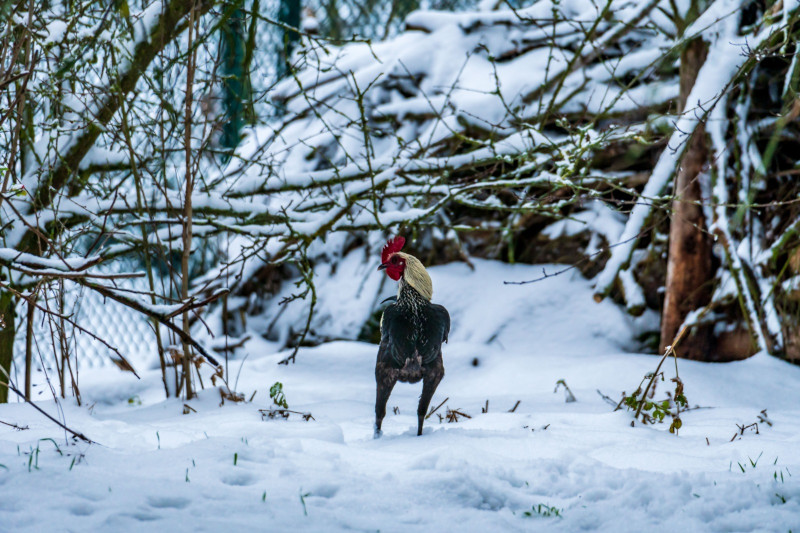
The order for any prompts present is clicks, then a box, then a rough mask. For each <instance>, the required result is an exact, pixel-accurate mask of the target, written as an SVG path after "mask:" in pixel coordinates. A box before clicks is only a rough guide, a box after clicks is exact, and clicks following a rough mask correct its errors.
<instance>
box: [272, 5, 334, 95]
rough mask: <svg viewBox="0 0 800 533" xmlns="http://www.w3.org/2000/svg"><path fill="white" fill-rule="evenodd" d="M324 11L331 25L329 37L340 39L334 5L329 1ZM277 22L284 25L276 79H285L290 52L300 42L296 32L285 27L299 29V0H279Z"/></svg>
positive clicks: (288, 69) (287, 72) (288, 70)
mask: <svg viewBox="0 0 800 533" xmlns="http://www.w3.org/2000/svg"><path fill="white" fill-rule="evenodd" d="M326 11H327V14H328V20H329V22H330V24H331V28H332V29H331V35H329V37H331V38H332V39H339V38H340V34H339V32H340V30H339V29H338V24H339V22H338V21H339V17H338V11H337V10H336V3H335V2H333V1H331V2H328V3H327V4H326ZM278 22H280V23H281V24H284V29H283V35H282V37H281V42H280V44H279V45H278V78H279V79H280V78H284V77H286V76H287V75H288V74H289V72H290V71H291V68H292V66H291V59H292V51H294V47H295V45H296V44H297V41H299V40H300V34H299V33H298V32H296V31H292V30H289V29H288V28H286V26H289V27H291V28H299V27H300V0H281V3H280V6H279V7H278Z"/></svg>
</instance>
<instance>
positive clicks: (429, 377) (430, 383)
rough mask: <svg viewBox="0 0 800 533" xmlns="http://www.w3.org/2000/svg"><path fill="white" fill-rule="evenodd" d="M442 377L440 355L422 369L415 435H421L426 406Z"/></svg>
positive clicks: (426, 410) (429, 402)
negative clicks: (431, 363) (434, 361)
mask: <svg viewBox="0 0 800 533" xmlns="http://www.w3.org/2000/svg"><path fill="white" fill-rule="evenodd" d="M443 377H444V365H442V359H441V356H440V357H439V359H438V360H437V361H436V363H434V365H433V366H431V367H429V368H427V369H426V371H424V373H423V378H422V396H420V397H419V407H417V436H419V435H422V424H423V422H424V421H425V413H427V412H428V407H429V406H430V404H431V398H433V393H434V392H436V387H438V386H439V382H440V381H442V378H443Z"/></svg>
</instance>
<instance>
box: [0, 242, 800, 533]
mask: <svg viewBox="0 0 800 533" xmlns="http://www.w3.org/2000/svg"><path fill="white" fill-rule="evenodd" d="M351 253H354V252H351ZM352 263H353V264H352V265H350V266H349V267H348V266H347V265H349V264H350V263H349V262H348V261H344V262H342V263H340V268H341V271H340V272H339V273H337V274H330V273H328V272H319V273H318V277H319V280H318V281H319V285H320V286H319V290H320V292H322V293H340V300H341V305H342V308H341V309H330V313H331V314H332V316H333V317H336V316H340V315H341V314H342V312H343V310H344V309H346V303H347V301H350V300H352V299H353V298H358V296H357V294H354V286H355V285H358V284H359V283H360V281H358V280H357V279H356V277H355V276H354V271H355V270H356V269H355V266H354V265H356V263H357V262H356V261H352ZM473 263H474V265H475V270H470V268H469V267H468V266H467V265H465V264H449V265H444V266H438V267H433V268H431V269H430V273H431V277H432V279H433V282H434V288H435V296H434V300H435V301H436V302H438V303H442V304H444V305H445V306H446V307H447V308H448V309H449V310H450V314H451V315H452V319H453V328H452V334H451V337H450V343H449V344H447V345H445V347H444V360H445V368H446V372H447V373H446V376H445V378H444V380H443V382H442V384H441V385H440V387H439V389H438V391H437V393H436V395H435V396H434V399H433V402H432V405H438V404H439V403H440V402H442V401H443V400H445V399H446V398H448V400H447V401H446V402H445V405H444V406H442V408H441V409H440V410H439V411H438V412H444V411H445V409H446V408H448V407H449V408H451V409H460V410H461V411H463V412H465V413H467V414H469V415H470V416H471V417H472V418H470V419H462V420H460V421H459V422H457V423H447V422H441V423H440V422H439V420H438V418H437V415H436V414H434V415H433V416H432V417H431V418H430V419H429V420H428V421H427V422H426V427H425V433H424V435H423V436H422V437H417V436H415V426H416V420H415V418H416V417H415V410H416V401H417V398H418V395H419V392H420V390H419V389H420V387H419V386H418V385H408V384H398V386H397V387H396V388H395V391H394V393H393V395H392V397H391V399H390V401H389V407H390V413H389V414H388V415H387V418H386V420H385V422H384V428H383V429H384V437H383V438H381V439H378V440H374V439H373V438H372V423H373V400H374V393H375V389H374V375H373V367H374V366H373V365H374V358H375V354H376V351H377V347H376V346H375V345H372V344H368V343H362V342H353V341H335V342H328V343H325V344H322V345H320V346H318V347H314V348H303V349H301V350H300V351H299V353H298V355H297V362H296V364H294V365H290V366H278V365H276V362H277V361H278V360H280V359H281V358H283V357H285V356H286V355H287V354H286V352H283V353H275V349H274V347H275V344H273V343H270V342H268V341H266V340H264V339H263V338H262V337H261V336H260V335H259V334H258V333H260V332H259V331H257V330H253V331H252V333H256V334H255V335H252V338H251V339H250V340H249V341H248V342H247V343H246V344H245V345H244V347H243V348H241V349H239V351H238V352H237V353H236V355H235V357H234V358H233V359H232V360H231V361H230V362H229V365H230V368H231V374H232V375H234V376H236V374H237V372H239V368H240V367H241V373H240V376H239V378H238V383H237V384H236V385H235V388H236V389H237V390H238V391H240V392H242V393H244V394H245V396H246V397H247V398H249V397H250V395H251V394H252V393H253V391H256V396H255V399H254V401H253V403H240V404H232V403H230V402H225V404H224V405H223V406H220V395H219V393H218V391H216V390H211V389H210V388H208V387H209V385H208V381H207V380H205V381H206V387H207V389H206V390H205V391H202V392H201V393H200V397H199V398H198V399H195V400H192V401H191V402H188V405H190V406H191V407H192V409H194V411H196V412H190V414H187V415H183V414H182V410H183V404H184V403H185V402H183V401H180V400H175V399H171V400H166V401H165V400H164V399H163V390H162V388H161V384H160V374H159V372H158V371H156V370H153V371H143V372H142V380H136V379H134V378H133V377H132V376H131V375H130V374H123V373H120V372H118V371H116V370H114V369H111V368H99V369H84V370H82V372H81V375H80V380H81V381H80V383H81V391H82V396H83V398H84V400H85V405H84V406H82V407H78V406H76V405H74V403H73V401H72V400H62V401H60V402H59V406H58V407H57V406H56V405H55V404H54V402H53V401H48V400H44V399H43V400H40V401H39V402H38V405H39V406H40V407H42V408H43V409H45V410H46V411H48V412H50V413H52V414H54V415H55V416H57V417H59V418H60V417H61V415H60V414H59V413H63V417H64V419H65V420H66V422H67V424H68V425H69V426H71V427H73V428H74V429H77V430H79V431H81V432H83V433H84V434H86V435H87V436H88V437H90V438H92V439H94V440H96V441H97V442H98V443H99V444H95V445H88V444H84V443H77V444H71V443H67V442H65V437H64V433H63V432H62V431H61V430H59V429H58V428H57V427H56V426H54V425H53V424H52V423H50V422H48V421H47V420H45V419H44V418H43V417H41V416H40V415H38V414H37V413H36V412H35V411H34V410H33V409H32V408H31V407H29V406H27V405H25V404H22V403H11V404H7V405H2V406H0V420H2V421H4V422H8V423H15V424H19V425H22V426H29V429H26V430H23V431H17V430H15V429H13V428H11V427H8V426H5V425H3V426H0V463H1V464H2V465H3V467H0V470H2V472H0V520H2V523H3V528H5V529H7V530H13V531H46V530H72V531H75V530H83V531H86V530H113V531H121V532H124V531H141V530H143V529H148V530H159V531H166V530H169V531H212V530H215V531H218V530H226V531H228V530H264V529H268V530H272V531H289V530H298V531H345V530H357V531H375V530H381V531H531V530H533V531H538V530H548V531H551V530H552V531H575V530H590V531H675V530H677V531H788V530H790V529H792V530H794V529H796V528H797V526H798V523H800V477H799V476H798V475H797V474H798V472H800V457H798V455H797V445H798V436H799V435H800V403H798V401H797V400H798V396H797V391H798V385H800V368H798V367H796V366H791V365H789V364H787V363H784V362H782V361H780V360H778V359H776V358H773V357H770V356H767V355H765V354H763V353H760V354H758V355H756V356H754V357H751V358H750V359H747V360H745V361H740V362H735V363H727V364H707V363H699V362H692V361H684V360H680V361H679V362H678V367H679V371H680V376H681V379H682V380H683V382H684V383H685V385H686V396H687V397H688V399H689V403H690V405H692V406H694V405H699V406H701V407H702V408H701V409H696V410H691V411H688V412H684V413H682V414H681V418H682V420H683V427H682V428H681V429H680V433H679V435H678V436H675V435H671V434H669V433H668V432H667V431H666V426H667V424H662V425H656V426H640V425H639V424H638V423H637V424H636V425H635V427H631V420H632V416H631V414H630V413H629V412H626V411H624V410H623V411H617V412H614V411H613V406H611V405H609V404H607V403H606V402H605V401H603V399H602V398H601V397H600V395H599V394H598V393H597V390H598V389H599V390H600V391H601V392H602V393H603V394H606V395H608V396H609V397H610V398H611V399H612V400H613V401H615V402H616V401H617V400H618V399H619V397H620V393H621V392H622V391H628V392H632V391H633V389H634V388H635V387H636V386H637V385H638V384H639V382H640V381H641V379H642V377H643V376H644V374H645V373H647V372H650V371H652V370H653V369H654V368H655V365H656V363H657V359H656V358H655V357H653V356H648V355H643V354H638V353H635V350H637V346H636V344H635V343H634V342H633V341H631V340H630V339H632V338H634V337H635V336H636V335H638V334H639V333H642V332H643V331H646V330H648V329H652V328H653V327H654V324H652V323H648V320H649V319H647V320H644V321H642V320H641V319H637V320H636V321H632V319H631V318H630V317H628V316H626V315H625V314H624V312H623V311H621V310H620V309H619V308H618V307H617V306H615V305H613V304H612V303H610V302H602V303H600V304H595V303H594V302H593V301H592V299H591V293H592V287H591V284H590V283H589V282H588V281H586V280H584V279H583V278H581V277H580V276H579V275H577V274H576V273H575V272H574V271H571V272H569V273H567V274H563V275H559V276H555V277H551V278H548V279H546V280H544V281H542V282H539V283H533V284H529V285H524V286H514V285H504V284H503V281H519V280H526V279H532V278H535V277H539V275H540V273H541V270H542V268H545V269H547V270H549V271H553V270H554V269H555V268H557V267H554V266H551V265H539V266H531V265H508V264H500V263H496V262H490V261H483V260H473ZM338 276H341V277H340V278H339V277H338ZM363 276H364V278H363V279H364V280H365V282H366V283H367V284H373V285H382V288H380V289H375V290H379V292H380V295H383V294H386V295H390V294H391V293H393V292H394V286H393V285H394V284H393V283H391V282H386V283H382V282H381V279H382V277H381V276H382V274H379V273H377V272H371V273H367V272H366V271H364V273H363ZM348 279H349V280H350V283H351V285H350V286H347V282H346V280H348ZM367 292H368V291H367V290H365V291H364V293H367ZM371 305H373V304H372V302H371V298H364V299H363V301H357V302H355V303H354V305H353V308H354V309H355V310H356V312H357V313H360V312H362V310H366V309H370V306H371ZM643 318H644V317H643ZM349 319H350V318H349V317H345V320H349ZM251 327H257V326H251ZM475 359H477V366H474V365H473V361H474V360H475ZM133 363H134V364H135V365H136V366H137V367H138V368H144V366H143V365H141V364H140V363H141V361H133ZM137 363H138V364H137ZM664 369H665V370H666V377H667V379H669V378H671V377H672V375H673V373H674V365H673V364H672V362H671V361H668V362H667V364H665V365H664ZM204 372H206V373H207V370H204ZM559 379H564V380H565V381H566V383H567V384H568V385H569V387H570V389H571V390H572V392H573V393H574V394H575V396H576V398H577V401H576V402H572V403H565V401H564V396H563V394H562V393H561V392H560V391H559V393H558V394H554V393H553V389H554V387H555V383H556V381H558V380H559ZM276 381H280V382H282V383H283V384H284V390H285V393H286V397H287V400H288V403H289V405H290V407H291V408H292V409H294V410H298V411H303V412H310V413H312V415H313V417H314V420H313V421H308V422H305V421H303V420H302V419H300V418H296V417H295V415H292V416H291V417H290V418H289V419H288V420H262V419H261V416H260V414H259V412H258V409H259V408H267V407H268V406H269V403H270V400H269V398H268V393H267V391H268V389H269V387H270V386H271V385H272V383H274V382H276ZM37 385H39V386H42V383H41V381H40V382H38V383H37ZM669 385H671V384H670V383H669V381H666V382H664V383H661V384H659V389H658V391H657V393H656V396H657V398H663V396H664V394H665V392H666V391H667V390H668V388H669ZM232 386H233V384H232ZM37 388H38V387H37ZM487 400H488V401H489V409H488V412H487V413H485V414H483V413H481V408H482V407H483V406H485V404H486V401H487ZM517 401H520V404H519V406H518V408H517V409H516V411H515V412H513V413H510V412H508V411H509V410H510V409H511V408H512V407H513V406H514V404H515V403H516V402H517ZM395 406H396V407H398V409H399V414H393V413H392V411H391V408H393V407H395ZM762 409H767V417H768V418H767V419H768V420H769V421H770V423H771V425H768V424H767V423H765V422H763V421H762V422H759V424H758V434H756V432H755V431H753V430H751V429H747V430H745V431H744V433H743V434H741V435H739V430H738V427H737V424H738V425H740V426H746V425H748V424H751V423H753V422H756V421H757V420H758V418H757V417H759V416H762V417H763V415H761V410H762ZM734 434H737V435H738V437H737V438H735V439H733V440H731V437H732V436H734ZM49 439H52V440H49ZM56 447H57V448H56ZM37 450H38V451H37ZM59 452H60V453H59ZM62 454H63V455H62ZM540 505H542V506H547V507H552V508H555V509H556V510H558V513H559V516H554V515H552V514H551V516H544V515H545V514H547V513H543V512H541V511H542V510H543V509H544V507H538V506H540ZM537 509H538V510H539V511H540V512H537ZM526 511H529V512H531V516H526V515H525V514H524V513H525V512H526Z"/></svg>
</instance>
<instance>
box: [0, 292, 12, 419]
mask: <svg viewBox="0 0 800 533" xmlns="http://www.w3.org/2000/svg"><path fill="white" fill-rule="evenodd" d="M15 312H16V306H15V302H14V295H13V294H11V293H10V292H8V291H2V292H0V403H8V380H9V379H11V362H12V361H13V360H14V334H15V333H16V329H15V320H14V319H15V318H16V316H15Z"/></svg>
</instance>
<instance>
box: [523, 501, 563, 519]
mask: <svg viewBox="0 0 800 533" xmlns="http://www.w3.org/2000/svg"><path fill="white" fill-rule="evenodd" d="M563 512H564V509H559V508H557V507H555V506H550V505H547V504H544V503H540V504H539V505H534V506H532V507H531V510H530V511H525V512H524V513H522V516H524V517H526V518H533V517H534V516H541V517H544V518H552V517H557V518H564V516H563V514H562V513H563Z"/></svg>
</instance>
